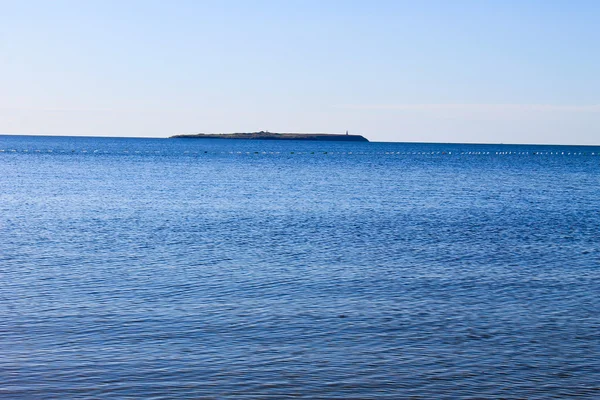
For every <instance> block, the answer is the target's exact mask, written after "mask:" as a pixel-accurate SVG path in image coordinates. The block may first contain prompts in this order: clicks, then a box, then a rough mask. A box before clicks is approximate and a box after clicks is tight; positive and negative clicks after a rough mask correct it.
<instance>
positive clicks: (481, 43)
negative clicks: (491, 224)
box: [0, 0, 600, 144]
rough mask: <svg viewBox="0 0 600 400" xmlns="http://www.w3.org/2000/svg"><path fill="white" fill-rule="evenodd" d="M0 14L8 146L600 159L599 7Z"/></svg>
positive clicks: (261, 7)
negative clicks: (132, 145) (171, 146)
mask: <svg viewBox="0 0 600 400" xmlns="http://www.w3.org/2000/svg"><path fill="white" fill-rule="evenodd" d="M0 7H1V12H0V134H41V135H81V136H135V137H138V136H139V137H167V136H170V135H174V134H180V133H198V132H205V133H220V132H244V131H246V132H247V131H259V130H269V131H272V132H309V133H310V132H328V133H343V132H345V131H346V130H349V131H350V133H356V134H363V135H364V136H366V137H367V138H369V139H370V140H373V141H395V142H401V141H410V142H471V143H556V144H600V78H599V77H598V72H599V71H600V51H598V49H599V43H600V28H599V26H600V24H598V21H600V2H598V1H509V0H507V1H453V2H450V1H414V2H408V1H373V2H366V1H365V2H354V1H247V2H241V1H171V2H164V1H52V2H50V1H0Z"/></svg>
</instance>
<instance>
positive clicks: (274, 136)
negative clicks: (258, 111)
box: [170, 131, 369, 142]
mask: <svg viewBox="0 0 600 400" xmlns="http://www.w3.org/2000/svg"><path fill="white" fill-rule="evenodd" d="M170 138H171V139H246V140H319V141H324V142H368V141H369V140H368V139H367V138H366V137H364V136H361V135H349V134H348V132H346V134H345V135H344V134H333V133H276V132H268V131H260V132H241V133H197V134H184V135H175V136H171V137H170Z"/></svg>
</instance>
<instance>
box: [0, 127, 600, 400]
mask: <svg viewBox="0 0 600 400" xmlns="http://www.w3.org/2000/svg"><path fill="white" fill-rule="evenodd" d="M563 153H564V154H563ZM0 171H1V175H0V177H1V179H0V279H1V281H0V282H1V283H0V398H7V399H46V398H48V399H50V398H61V399H64V398H89V399H92V398H93V399H118V398H132V399H133V398H136V399H138V398H143V399H167V398H168V399H172V398H182V399H183V398H185V399H190V398H218V399H222V398H251V399H261V398H269V399H283V398H292V397H294V398H340V399H369V398H373V399H375V398H377V399H384V398H387V399H399V398H410V397H411V396H412V397H413V398H427V399H433V398H436V399H442V398H490V399H492V398H528V399H535V398H539V399H547V398H567V397H571V396H573V397H575V396H579V397H578V398H587V399H593V398H598V397H600V354H599V349H600V148H599V147H556V146H502V145H444V144H399V143H396V144H393V143H346V144H344V143H327V142H276V141H219V140H185V139H179V140H175V139H173V140H167V139H108V138H66V137H63V138H51V137H23V136H21V137H19V136H14V137H12V136H0Z"/></svg>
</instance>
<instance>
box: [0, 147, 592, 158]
mask: <svg viewBox="0 0 600 400" xmlns="http://www.w3.org/2000/svg"><path fill="white" fill-rule="evenodd" d="M32 152H33V153H62V154H64V153H67V152H70V153H82V154H86V153H90V152H91V153H93V154H165V155H170V154H171V153H162V152H161V151H158V150H155V151H148V150H146V151H143V152H142V151H140V150H135V151H130V150H121V151H117V152H115V153H112V152H109V151H107V150H98V149H95V150H88V149H80V150H76V149H71V150H70V151H69V150H64V149H61V150H57V149H22V150H18V149H0V153H32ZM183 154H185V155H200V154H237V155H280V154H290V155H292V154H293V155H309V154H310V155H314V154H326V155H418V156H431V155H433V156H437V155H442V156H444V155H453V154H455V155H461V156H462V155H492V156H507V155H528V156H540V155H543V156H548V155H549V156H600V152H570V151H519V152H517V151H495V152H494V151H461V152H460V153H457V152H452V151H432V152H424V151H413V152H410V151H408V152H406V151H403V152H400V151H397V152H394V151H385V152H374V153H369V152H345V151H343V152H331V151H310V152H308V151H290V152H289V153H288V152H285V153H282V152H279V151H270V152H267V151H245V152H242V151H235V152H234V151H228V152H225V151H221V152H215V153H212V152H211V153H209V152H208V151H207V150H204V151H189V150H185V151H184V152H183Z"/></svg>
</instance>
